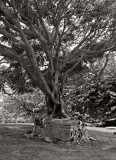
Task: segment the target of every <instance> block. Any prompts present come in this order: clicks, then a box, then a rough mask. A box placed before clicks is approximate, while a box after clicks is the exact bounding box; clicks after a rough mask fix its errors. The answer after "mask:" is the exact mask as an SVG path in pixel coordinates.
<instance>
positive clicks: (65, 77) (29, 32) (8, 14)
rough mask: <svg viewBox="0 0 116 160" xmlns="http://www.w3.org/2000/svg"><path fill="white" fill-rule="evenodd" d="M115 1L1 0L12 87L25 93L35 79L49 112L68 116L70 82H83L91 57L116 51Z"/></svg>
mask: <svg viewBox="0 0 116 160" xmlns="http://www.w3.org/2000/svg"><path fill="white" fill-rule="evenodd" d="M115 5H116V4H115V1H114V0H104V1H99V0H97V1H91V0H88V1H84V0H65V1H64V0H52V1H51V0H40V1H37V0H22V1H21V0H0V34H1V35H0V36H1V37H0V39H1V44H0V54H1V55H2V56H3V57H4V58H5V60H7V61H8V62H9V63H10V67H9V68H8V70H7V71H6V72H4V74H5V73H8V72H9V74H7V75H8V78H6V79H7V80H8V79H9V77H10V79H9V80H11V81H10V85H11V84H12V85H11V87H12V88H13V89H15V84H17V86H18V89H19V91H21V92H22V90H23V88H25V85H23V84H25V83H26V82H27V80H28V79H30V83H33V85H34V86H36V87H38V88H40V90H41V91H42V92H43V93H44V94H45V96H46V104H47V114H49V115H52V116H53V117H56V116H58V117H60V116H61V117H66V115H65V113H64V109H63V104H64V103H63V96H64V90H63V87H64V84H66V83H68V82H69V81H70V79H72V78H76V77H78V82H77V86H79V85H82V84H83V82H84V81H82V79H83V75H84V73H85V71H87V70H88V69H89V68H88V67H87V64H88V62H89V63H91V62H93V61H95V59H96V58H98V57H103V55H104V53H106V54H109V53H110V52H113V51H115V47H116V44H115V33H116V32H115V31H116V18H115V17H116V12H115ZM11 71H12V72H11ZM10 73H11V74H10ZM82 73H83V74H82ZM79 79H80V80H79ZM15 80H17V81H15ZM15 82H17V83H15ZM20 86H23V87H22V88H20Z"/></svg>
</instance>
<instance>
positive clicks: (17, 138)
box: [0, 124, 116, 160]
mask: <svg viewBox="0 0 116 160" xmlns="http://www.w3.org/2000/svg"><path fill="white" fill-rule="evenodd" d="M27 130H32V126H31V125H16V124H15V125H8V124H4V125H3V124H2V125H0V159H1V160H7V159H8V160H76V159H78V160H87V159H89V160H116V158H115V157H116V153H115V151H116V144H111V143H110V141H107V142H105V141H104V142H103V141H100V140H96V141H91V142H82V144H81V145H78V144H72V143H71V144H70V143H62V142H58V143H55V144H54V143H46V142H45V141H43V140H42V139H41V140H39V139H27V138H26V137H25V136H24V134H25V133H26V132H27Z"/></svg>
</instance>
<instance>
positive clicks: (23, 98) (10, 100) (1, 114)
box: [0, 90, 44, 123]
mask: <svg viewBox="0 0 116 160" xmlns="http://www.w3.org/2000/svg"><path fill="white" fill-rule="evenodd" d="M24 103H25V104H26V107H27V108H29V109H33V108H39V107H40V106H41V105H42V104H43V103H44V96H43V94H42V92H40V91H39V90H35V91H34V92H33V93H26V94H23V95H13V96H5V97H4V100H3V102H2V109H1V111H0V122H3V123H28V122H32V117H31V115H30V114H29V113H27V112H26V110H25V108H24V107H23V104H24Z"/></svg>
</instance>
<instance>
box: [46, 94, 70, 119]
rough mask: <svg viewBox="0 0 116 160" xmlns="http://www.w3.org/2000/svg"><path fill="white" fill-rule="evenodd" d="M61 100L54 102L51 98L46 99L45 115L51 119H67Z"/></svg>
mask: <svg viewBox="0 0 116 160" xmlns="http://www.w3.org/2000/svg"><path fill="white" fill-rule="evenodd" d="M62 101H63V100H60V101H59V102H58V101H56V102H55V101H54V100H53V99H52V98H49V97H46V105H47V115H49V116H51V117H52V118H59V119H61V118H67V117H68V115H67V114H66V113H65V110H64V104H63V102H62Z"/></svg>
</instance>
